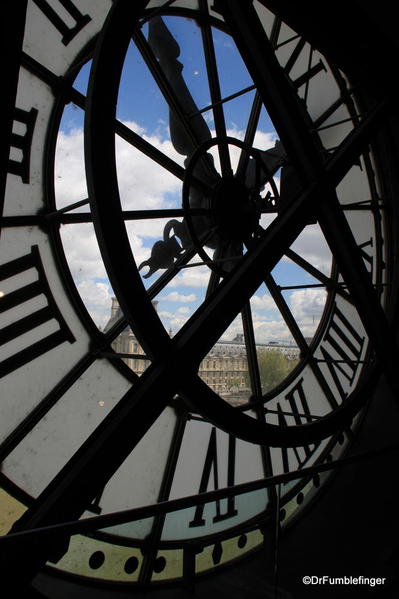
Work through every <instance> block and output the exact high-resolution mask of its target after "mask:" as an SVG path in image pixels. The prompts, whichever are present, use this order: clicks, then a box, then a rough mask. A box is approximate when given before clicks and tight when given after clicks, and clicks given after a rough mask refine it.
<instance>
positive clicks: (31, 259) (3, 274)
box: [0, 246, 75, 376]
mask: <svg viewBox="0 0 399 599" xmlns="http://www.w3.org/2000/svg"><path fill="white" fill-rule="evenodd" d="M11 277H15V279H14V281H15V280H16V281H17V285H16V288H15V284H14V289H13V290H12V291H10V292H9V293H4V292H2V293H3V295H2V296H1V297H0V314H1V315H2V318H4V320H6V321H8V320H11V323H10V324H7V325H6V326H4V327H3V328H2V329H1V330H0V344H2V345H4V349H5V354H8V357H7V358H5V359H3V360H2V361H1V362H0V373H1V374H0V376H5V375H7V374H9V373H10V372H12V371H14V370H16V369H17V368H19V367H20V366H22V365H23V364H26V363H27V362H30V361H31V360H33V359H34V358H36V357H38V356H40V355H41V354H44V353H45V352H48V351H49V350H51V349H52V348H53V347H56V346H57V345H60V344H61V343H63V342H64V341H68V342H69V343H72V342H74V341H75V338H74V336H73V334H72V333H71V331H70V329H69V328H68V325H67V324H66V322H65V320H64V318H63V316H62V314H61V312H60V310H59V308H58V306H57V304H56V303H55V301H54V298H53V295H52V293H51V290H50V287H49V285H48V281H47V279H46V276H45V273H44V269H43V265H42V261H41V258H40V254H39V249H38V247H37V246H32V249H31V252H30V253H29V254H26V255H25V256H22V257H21V258H17V259H16V260H12V261H11V262H7V263H6V264H3V265H2V266H0V283H5V284H7V281H8V280H9V279H11ZM27 280H29V281H31V282H26V281H27ZM18 282H19V284H18ZM25 302H26V304H25ZM23 304H25V307H26V306H28V307H29V309H30V310H31V311H30V313H28V314H25V315H23V316H18V308H19V307H22V308H23ZM43 304H44V305H43ZM32 306H33V307H32ZM25 311H26V310H25ZM51 321H52V323H51V325H52V326H51V328H52V330H53V332H47V333H46V332H44V333H43V332H42V331H43V330H44V331H45V330H46V327H44V328H42V329H39V328H38V327H40V326H41V325H44V324H45V323H50V322H51ZM54 328H55V329H56V330H54ZM35 329H37V331H36V332H34V331H35ZM26 333H32V335H28V336H25V337H23V338H22V339H21V340H20V341H19V339H18V338H19V337H21V336H22V335H25V334H26ZM30 339H31V340H30Z"/></svg>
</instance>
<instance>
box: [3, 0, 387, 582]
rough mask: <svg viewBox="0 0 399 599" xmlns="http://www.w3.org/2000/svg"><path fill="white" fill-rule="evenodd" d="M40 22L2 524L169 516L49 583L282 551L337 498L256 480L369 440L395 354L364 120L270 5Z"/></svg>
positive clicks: (128, 523)
mask: <svg viewBox="0 0 399 599" xmlns="http://www.w3.org/2000/svg"><path fill="white" fill-rule="evenodd" d="M55 4H57V7H55ZM58 4H59V6H58ZM26 23H27V24H26V31H25V36H24V45H23V52H22V56H21V65H20V69H19V78H18V87H17V94H16V101H15V110H14V113H13V119H14V121H13V130H12V135H11V143H10V156H9V161H8V175H7V185H6V192H5V199H4V208H3V217H2V221H1V225H2V230H1V234H2V236H1V260H2V263H1V264H2V265H1V266H0V280H1V285H2V287H1V300H0V301H1V305H2V317H3V320H4V324H3V327H4V328H3V329H2V331H3V333H2V336H3V342H4V344H5V353H4V354H3V357H2V361H1V367H2V376H3V379H2V380H3V384H4V388H5V389H6V391H7V393H6V394H5V395H6V400H5V401H4V404H3V418H2V422H1V429H0V432H1V445H0V453H1V457H2V470H1V479H0V482H1V489H0V492H1V496H0V497H1V503H0V505H1V509H2V514H3V521H2V530H3V533H6V532H8V530H9V529H10V527H11V526H12V525H13V524H14V523H16V525H15V530H24V529H25V528H27V529H29V528H37V527H41V526H46V525H49V524H53V523H55V522H62V521H68V520H74V519H76V520H77V519H79V518H82V519H87V518H90V517H93V516H94V515H101V516H105V515H107V514H112V513H115V512H120V511H123V510H130V509H134V508H142V507H143V508H147V511H145V510H144V511H142V512H139V511H137V512H135V513H132V514H130V515H129V516H126V517H125V518H123V517H120V518H114V520H112V518H111V519H110V520H106V519H103V520H101V519H100V520H98V521H93V524H92V525H91V528H86V529H85V530H86V531H89V535H88V536H87V535H85V534H75V535H73V536H72V537H71V539H70V543H69V550H68V551H66V552H65V550H62V551H60V552H58V553H57V555H56V556H55V557H54V555H53V556H52V555H50V553H49V552H48V553H47V554H46V556H45V555H44V553H45V550H44V553H43V556H42V557H41V558H40V559H42V564H43V563H45V561H46V559H52V560H53V562H54V561H55V562H57V563H55V564H52V565H51V568H52V570H53V571H54V573H57V572H62V573H68V574H70V575H72V576H81V577H83V578H89V579H94V580H98V581H106V582H109V583H112V582H119V583H121V582H123V583H132V584H137V583H139V584H148V583H150V582H160V581H171V580H180V579H182V578H186V577H190V576H193V575H194V574H200V573H203V572H206V571H208V570H210V569H213V568H216V567H217V566H219V565H222V564H226V563H228V562H230V561H232V560H234V559H237V558H238V557H240V556H242V555H245V554H247V553H248V552H249V551H252V550H255V549H256V548H258V547H261V546H262V545H263V544H264V543H267V542H268V537H267V534H266V533H265V530H266V529H267V526H268V523H269V522H270V521H271V520H272V518H274V516H275V514H276V511H277V512H279V514H280V520H281V522H282V524H283V525H286V524H288V523H289V522H290V521H292V519H293V518H294V517H296V516H297V515H299V514H300V512H301V509H302V507H303V506H305V505H308V504H309V502H310V501H311V500H312V498H313V497H315V495H316V492H317V489H318V488H319V487H320V484H321V482H322V479H321V478H320V477H319V476H316V477H314V478H312V477H310V476H307V477H305V478H299V479H295V480H291V481H288V480H287V481H283V482H282V483H281V484H279V485H271V486H269V487H267V485H264V486H263V487H262V485H258V486H256V485H253V486H251V485H252V483H253V481H257V480H261V479H263V478H264V477H272V476H275V475H280V474H284V473H288V472H291V471H295V470H300V469H302V468H306V467H308V466H312V465H315V464H318V463H323V462H328V461H331V460H332V459H334V458H336V457H338V456H340V455H342V453H343V451H344V450H345V447H347V445H348V443H349V442H350V440H351V438H352V436H353V435H354V434H355V432H356V425H357V423H358V420H359V414H361V408H362V406H363V405H364V404H365V402H366V401H367V399H368V395H367V385H368V384H370V380H371V379H370V377H372V376H373V372H374V362H375V352H376V351H377V353H378V347H376V338H377V335H376V332H375V330H374V328H373V326H371V327H370V326H369V325H368V324H367V316H368V315H369V314H368V313H366V312H365V308H364V303H363V302H362V297H366V298H367V300H370V302H371V303H370V305H372V306H374V308H373V309H374V311H375V314H376V315H377V316H376V322H377V323H379V322H380V321H381V319H380V317H379V313H380V312H381V311H382V309H383V308H384V307H385V304H386V293H385V289H386V287H387V283H388V273H389V272H390V270H389V268H388V267H389V264H388V255H389V247H388V240H387V236H386V234H385V223H384V206H383V202H382V200H381V198H380V190H379V182H378V176H377V174H378V170H377V167H376V164H375V159H374V156H373V152H372V148H371V147H370V146H369V143H368V138H367V132H366V134H364V133H362V132H363V130H364V129H365V124H364V123H365V120H366V119H365V118H364V114H363V108H362V106H361V103H360V100H359V99H358V98H356V96H355V94H354V92H353V90H352V88H351V85H350V82H349V81H348V80H347V78H346V77H345V74H344V73H342V72H341V71H339V70H338V69H337V68H336V67H335V66H333V65H331V64H330V63H329V61H328V60H327V59H326V58H325V57H324V56H322V55H321V54H320V53H319V52H318V51H317V50H316V49H315V48H313V47H312V46H311V45H310V44H309V43H308V42H307V41H306V40H305V39H304V38H303V37H302V36H301V35H299V34H298V33H297V32H295V31H293V30H292V29H290V28H289V27H288V26H287V25H286V24H285V23H284V22H282V21H281V19H280V18H279V17H278V16H276V15H274V14H272V13H271V12H270V11H269V10H267V9H266V8H265V6H264V5H263V3H262V2H254V3H253V7H252V6H250V5H248V6H247V7H245V6H244V7H243V6H240V3H239V2H227V1H223V2H208V1H206V0H204V1H202V0H199V2H189V1H185V2H183V1H182V2H179V1H174V2H162V1H159V2H155V1H152V2H144V1H140V2H136V3H130V2H122V1H121V2H114V3H112V5H111V3H110V2H109V1H106V0H102V1H98V2H96V3H95V4H94V3H92V2H89V1H88V0H87V1H86V2H84V1H83V0H82V1H80V2H65V3H64V2H63V3H61V2H59V3H54V6H53V4H51V5H50V4H49V3H47V2H46V1H39V0H31V1H30V2H28V8H27V20H26ZM242 24H245V26H241V25H242ZM253 40H255V41H254V42H253ZM361 134H363V137H364V139H363V140H362V141H361V143H359V142H358V138H359V136H361ZM112 297H113V298H114V299H113V300H112V312H111V298H112ZM373 302H374V303H373ZM237 485H238V486H237ZM240 485H241V486H240ZM245 485H247V486H245ZM227 487H230V488H232V489H233V491H231V492H229V491H227V492H226V493H225V494H224V495H223V494H221V495H220V496H219V495H217V494H216V495H214V496H212V498H211V499H209V500H208V502H207V503H200V504H199V503H198V500H196V495H198V494H199V493H206V492H208V491H212V490H216V491H217V490H220V489H222V488H227ZM190 497H191V499H187V500H184V501H182V502H181V503H179V502H178V500H180V499H182V498H190ZM174 500H176V501H177V503H175V504H173V501H174ZM160 502H171V503H166V507H165V509H164V510H162V509H161V510H160V509H159V508H158V507H157V504H159V503H160ZM149 506H155V507H152V508H150V507H149ZM174 506H175V507H174ZM176 506H177V507H176ZM22 514H24V515H23V516H22ZM21 516H22V518H21V520H20V521H19V520H18V519H19V518H20V517H21ZM265 527H266V528H265ZM44 545H45V544H44Z"/></svg>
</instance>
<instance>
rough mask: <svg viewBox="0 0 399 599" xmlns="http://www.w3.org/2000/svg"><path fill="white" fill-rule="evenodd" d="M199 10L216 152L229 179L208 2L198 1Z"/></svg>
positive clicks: (227, 151)
mask: <svg viewBox="0 0 399 599" xmlns="http://www.w3.org/2000/svg"><path fill="white" fill-rule="evenodd" d="M199 6H200V9H201V10H202V11H203V18H204V20H203V23H202V27H201V34H202V43H203V47H204V54H205V63H206V69H207V74H208V82H209V90H210V93H211V100H212V104H213V114H214V121H215V129H216V136H217V138H218V139H219V143H218V151H219V158H220V166H221V171H222V176H224V177H229V176H231V174H232V171H231V161H230V154H229V147H228V144H227V140H226V137H227V133H226V123H225V118H224V111H223V106H222V104H221V99H222V98H221V92H220V82H219V75H218V67H217V62H216V55H215V47H214V44H213V36H212V29H211V26H210V23H209V12H208V0H199Z"/></svg>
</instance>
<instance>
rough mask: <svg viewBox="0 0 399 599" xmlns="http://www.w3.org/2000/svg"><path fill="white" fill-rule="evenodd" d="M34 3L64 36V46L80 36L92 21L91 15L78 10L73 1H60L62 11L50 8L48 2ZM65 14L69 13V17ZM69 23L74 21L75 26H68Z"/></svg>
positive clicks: (45, 0)
mask: <svg viewBox="0 0 399 599" xmlns="http://www.w3.org/2000/svg"><path fill="white" fill-rule="evenodd" d="M33 1H34V3H35V4H36V6H37V7H38V8H40V10H41V11H42V13H43V14H44V15H46V17H47V18H48V19H49V21H51V23H52V24H53V25H54V27H55V28H56V29H58V31H59V32H60V34H61V35H62V40H61V41H62V43H63V44H64V46H67V45H68V44H69V42H70V41H71V40H72V39H73V38H74V37H75V35H76V34H78V33H79V31H80V30H81V29H83V27H84V26H85V25H87V23H89V21H91V17H89V15H83V14H82V13H81V12H80V10H79V9H78V8H76V6H75V4H74V3H73V2H72V0H58V2H59V4H60V5H61V6H62V8H61V10H60V8H58V10H55V9H54V8H53V7H52V6H50V4H49V3H48V2H47V0H33ZM59 13H61V14H59ZM65 13H68V16H67V15H66V14H65ZM61 15H63V16H61ZM68 21H69V22H71V21H72V22H73V23H74V24H73V25H70V24H68Z"/></svg>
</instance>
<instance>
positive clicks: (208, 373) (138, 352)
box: [104, 297, 299, 405]
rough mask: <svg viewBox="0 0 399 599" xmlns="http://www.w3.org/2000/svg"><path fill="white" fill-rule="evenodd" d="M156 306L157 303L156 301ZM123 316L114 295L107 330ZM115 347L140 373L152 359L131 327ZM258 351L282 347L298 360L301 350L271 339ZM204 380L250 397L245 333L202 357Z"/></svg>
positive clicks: (226, 392) (230, 396) (234, 396)
mask: <svg viewBox="0 0 399 599" xmlns="http://www.w3.org/2000/svg"><path fill="white" fill-rule="evenodd" d="M153 304H154V306H156V304H157V302H155V301H154V302H153ZM121 317H122V310H121V308H120V306H119V304H118V300H117V299H116V298H115V297H113V298H112V306H111V317H110V319H109V321H108V323H107V325H106V326H105V329H104V331H107V330H109V329H110V328H111V327H112V326H113V325H114V324H115V322H117V321H118V320H119V319H120V318H121ZM112 347H113V349H114V350H115V351H116V352H117V353H118V354H119V355H120V356H121V358H122V359H123V360H124V362H125V363H126V364H127V365H128V366H129V367H130V368H131V369H132V370H133V371H134V372H135V373H136V374H138V375H139V376H140V375H141V374H142V373H143V372H144V371H145V370H146V368H147V366H148V365H149V364H150V361H149V360H148V359H147V358H146V357H145V353H144V350H143V348H142V347H141V346H140V344H139V343H138V341H137V339H136V337H135V335H134V334H133V332H132V330H131V329H130V327H126V329H125V330H124V331H123V332H122V333H121V334H120V335H119V336H118V337H117V338H116V339H115V341H114V342H113V343H112ZM257 350H258V351H268V350H278V351H281V352H282V353H283V354H284V355H285V356H286V358H287V359H288V360H295V361H296V360H298V358H299V349H298V347H297V346H296V345H293V344H288V343H287V344H284V343H281V342H276V341H270V342H269V343H264V344H257ZM198 374H199V376H200V377H201V379H202V380H203V381H204V382H205V383H206V384H207V385H208V386H209V387H210V388H211V389H213V391H215V392H216V393H218V394H219V395H221V396H222V397H224V398H225V399H226V400H228V401H230V402H231V403H232V404H234V405H237V404H240V403H242V402H245V401H247V400H248V397H249V395H250V393H251V392H250V388H249V376H248V362H247V353H246V347H245V341H244V335H243V333H240V334H238V335H236V336H235V337H234V339H233V340H232V341H219V342H218V343H216V344H215V345H214V347H213V348H212V350H211V351H210V352H209V354H208V355H207V356H206V357H205V358H204V360H202V362H201V364H200V367H199V371H198Z"/></svg>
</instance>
